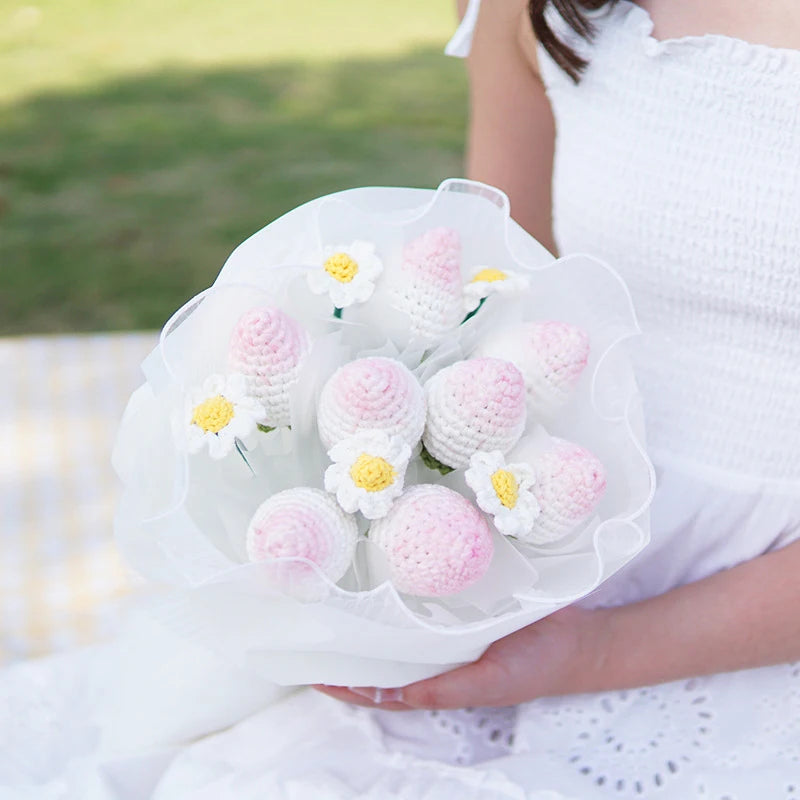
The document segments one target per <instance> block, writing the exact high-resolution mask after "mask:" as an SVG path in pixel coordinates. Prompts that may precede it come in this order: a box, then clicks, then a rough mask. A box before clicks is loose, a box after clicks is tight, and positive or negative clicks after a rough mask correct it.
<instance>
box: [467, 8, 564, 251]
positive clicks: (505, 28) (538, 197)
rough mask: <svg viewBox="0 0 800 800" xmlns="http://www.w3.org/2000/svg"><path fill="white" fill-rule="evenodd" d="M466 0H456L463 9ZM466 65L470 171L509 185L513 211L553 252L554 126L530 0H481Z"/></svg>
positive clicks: (480, 178)
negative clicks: (529, 11) (539, 62)
mask: <svg viewBox="0 0 800 800" xmlns="http://www.w3.org/2000/svg"><path fill="white" fill-rule="evenodd" d="M464 5H465V3H463V2H461V0H459V6H460V7H461V10H462V13H463V6H464ZM467 65H468V72H469V84H470V123H469V133H468V144H467V175H468V176H469V177H470V178H473V179H474V180H478V181H483V182H484V183H489V184H491V185H492V186H497V187H499V188H500V189H502V190H503V191H504V192H506V194H508V196H509V199H510V200H511V214H512V216H513V217H514V219H515V220H516V221H517V222H519V224H520V225H522V227H523V228H525V229H526V230H528V231H529V232H530V233H531V234H532V235H533V236H534V237H535V238H536V239H538V240H539V241H540V242H541V243H542V244H543V245H544V246H545V247H547V248H548V249H549V250H550V251H551V252H555V243H554V241H553V233H552V213H551V205H552V201H551V193H550V184H551V180H552V173H553V145H554V140H555V126H554V123H553V115H552V112H551V110H550V103H549V102H548V100H547V96H546V95H545V91H544V86H543V85H542V82H541V80H540V78H539V75H538V66H537V62H536V42H535V40H534V37H533V31H532V30H531V25H530V21H529V19H528V16H527V3H526V2H525V0H484V2H483V3H481V7H480V13H479V15H478V23H477V25H476V28H475V34H474V36H473V40H472V50H471V52H470V55H469V58H468V59H467Z"/></svg>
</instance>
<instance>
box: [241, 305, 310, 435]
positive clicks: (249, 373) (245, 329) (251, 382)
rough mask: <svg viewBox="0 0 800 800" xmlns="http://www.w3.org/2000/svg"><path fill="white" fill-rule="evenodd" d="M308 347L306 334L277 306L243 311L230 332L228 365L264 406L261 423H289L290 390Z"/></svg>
mask: <svg viewBox="0 0 800 800" xmlns="http://www.w3.org/2000/svg"><path fill="white" fill-rule="evenodd" d="M310 347H311V340H310V338H309V335H308V333H307V332H306V331H305V330H304V328H303V327H302V326H301V325H300V323H298V322H297V321H296V320H294V319H292V317H290V316H289V315H288V314H285V313H284V312H283V311H281V310H280V309H278V308H270V307H264V308H254V309H252V310H251V311H248V312H247V313H246V314H243V315H242V316H241V317H240V318H239V321H238V322H237V323H236V327H235V328H234V329H233V333H232V334H231V340H230V346H229V349H228V365H229V367H230V370H231V371H232V372H234V373H239V374H241V375H244V376H245V378H246V379H247V386H248V391H249V394H251V395H252V396H253V397H256V398H257V399H258V400H259V401H260V402H261V403H262V405H263V406H264V408H265V410H266V416H265V418H264V424H265V425H267V426H269V427H272V428H277V427H281V426H286V425H289V424H290V423H291V419H290V412H289V408H290V399H291V390H292V387H293V386H294V384H295V383H296V382H297V379H298V376H299V373H300V368H301V366H302V363H303V360H304V358H305V357H306V355H307V354H308V351H309V349H310Z"/></svg>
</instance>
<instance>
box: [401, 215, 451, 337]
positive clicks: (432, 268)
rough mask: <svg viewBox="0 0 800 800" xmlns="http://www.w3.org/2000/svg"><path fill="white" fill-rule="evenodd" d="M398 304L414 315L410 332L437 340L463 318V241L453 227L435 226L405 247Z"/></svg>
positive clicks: (410, 314) (411, 315)
mask: <svg viewBox="0 0 800 800" xmlns="http://www.w3.org/2000/svg"><path fill="white" fill-rule="evenodd" d="M396 293H397V305H398V307H399V308H400V309H401V310H402V311H405V312H406V313H407V314H408V315H409V317H410V318H411V332H412V333H413V334H415V335H416V336H419V337H421V338H423V339H427V340H430V341H436V340H437V339H439V338H440V337H441V336H443V335H444V334H446V333H448V332H449V331H452V330H454V329H455V328H457V327H458V325H459V324H460V323H461V321H462V320H463V318H464V305H463V302H464V301H463V294H462V278H461V242H460V240H459V236H458V233H457V232H456V231H454V230H452V229H451V228H434V229H433V230H430V231H427V232H426V233H423V234H422V235H421V236H418V237H417V238H416V239H412V240H411V241H410V242H409V243H408V244H407V245H406V246H405V248H404V249H403V262H402V267H401V272H400V276H399V281H398V284H397V289H396Z"/></svg>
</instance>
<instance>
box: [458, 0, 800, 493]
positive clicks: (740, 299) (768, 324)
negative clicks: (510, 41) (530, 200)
mask: <svg viewBox="0 0 800 800" xmlns="http://www.w3.org/2000/svg"><path fill="white" fill-rule="evenodd" d="M478 7H479V0H472V1H471V2H470V7H469V10H468V12H467V15H466V17H465V18H464V21H463V23H462V25H461V27H460V28H459V30H458V32H457V34H456V36H454V38H453V40H452V41H451V42H450V45H449V46H448V52H449V53H450V54H452V55H465V54H466V52H468V50H469V43H470V38H471V31H472V27H473V26H474V24H475V21H476V19H477V14H478ZM552 19H553V22H554V26H555V25H556V24H558V23H559V22H560V18H558V17H557V16H554V17H553V18H552ZM593 19H594V22H595V24H596V27H597V36H596V38H595V39H594V41H593V43H592V44H591V45H587V44H586V43H585V42H583V41H582V40H578V39H577V38H576V37H575V36H574V34H572V33H571V32H570V31H569V29H566V30H565V26H563V25H561V26H559V31H560V33H561V35H562V38H565V39H568V40H569V42H570V43H571V44H573V45H574V46H576V47H577V49H579V51H580V52H582V53H583V54H584V55H585V56H586V57H587V58H588V59H589V61H590V63H589V67H588V68H587V70H586V72H585V73H584V75H583V77H582V79H581V81H580V83H579V84H577V85H575V84H574V83H573V82H572V81H571V80H570V78H569V77H568V76H567V75H566V74H565V73H563V72H562V71H561V70H560V69H559V68H558V66H557V65H556V64H555V63H554V62H553V61H552V60H551V59H550V58H549V56H548V55H547V54H546V52H545V51H544V50H543V48H541V47H540V48H539V65H540V70H541V75H542V78H543V80H544V83H545V86H546V88H547V92H548V96H549V98H550V101H551V104H552V107H553V113H554V115H555V120H556V131H557V136H556V153H555V167H554V175H553V214H554V233H555V237H556V241H557V243H558V247H559V251H560V252H561V254H562V255H565V254H568V253H573V252H586V253H590V254H592V255H595V256H598V257H600V258H602V259H604V260H606V261H607V262H608V263H609V264H611V265H612V266H613V267H615V268H616V269H617V270H618V271H619V272H620V274H621V275H622V276H623V278H624V279H625V280H626V282H627V283H628V286H629V287H630V289H631V292H632V294H633V299H634V302H635V305H636V308H637V312H638V314H639V319H640V322H641V325H642V329H643V331H644V334H645V335H644V336H643V337H641V341H640V344H639V346H638V347H637V348H636V353H635V359H636V361H637V370H638V375H639V382H640V386H641V390H642V395H643V398H644V403H645V410H646V415H647V420H648V438H649V445H650V450H651V452H652V453H653V456H654V458H655V459H656V460H657V461H660V462H661V463H662V464H663V463H668V462H674V463H675V464H677V465H679V466H681V467H682V468H683V469H684V470H686V471H689V472H695V473H697V474H698V475H699V476H703V477H705V478H711V479H713V480H714V481H717V482H719V481H721V482H723V483H725V484H726V485H729V486H731V487H737V486H740V487H742V488H752V487H758V488H759V489H760V490H774V491H778V492H781V493H783V492H786V491H788V492H789V493H791V494H798V495H800V51H797V50H789V49H776V48H772V47H767V46H763V45H757V44H751V43H748V42H744V41H741V40H739V39H734V38H731V37H728V36H721V35H716V34H711V35H705V36H687V37H682V38H679V39H670V40H666V41H657V40H656V39H654V38H653V37H652V29H653V24H652V20H651V18H650V16H649V14H648V13H647V12H646V11H645V10H644V9H642V8H641V7H639V6H637V5H634V4H633V3H631V2H629V1H628V0H620V2H618V3H617V4H616V5H614V6H612V7H611V8H610V9H608V8H606V9H604V10H602V11H601V12H599V13H597V14H594V15H593ZM512 213H513V209H512Z"/></svg>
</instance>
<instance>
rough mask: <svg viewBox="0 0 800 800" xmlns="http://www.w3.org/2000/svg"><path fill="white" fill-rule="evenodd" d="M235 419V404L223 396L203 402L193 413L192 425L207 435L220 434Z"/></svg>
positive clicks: (216, 396)
mask: <svg viewBox="0 0 800 800" xmlns="http://www.w3.org/2000/svg"><path fill="white" fill-rule="evenodd" d="M232 419H233V403H231V401H230V400H226V399H225V398H224V397H223V396H222V395H221V394H218V395H215V396H214V397H209V398H208V400H203V402H202V403H200V405H199V406H195V407H194V411H192V424H193V425H197V427H198V428H202V429H203V430H204V431H205V432H206V433H219V432H220V431H221V430H222V429H223V428H224V427H225V426H226V425H227V424H228V423H229V422H230V421H231V420H232Z"/></svg>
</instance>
